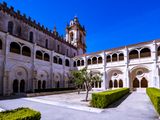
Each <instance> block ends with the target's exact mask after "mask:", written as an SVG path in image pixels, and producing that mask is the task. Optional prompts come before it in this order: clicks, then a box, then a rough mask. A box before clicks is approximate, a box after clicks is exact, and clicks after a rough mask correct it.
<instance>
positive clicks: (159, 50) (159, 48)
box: [157, 46, 160, 56]
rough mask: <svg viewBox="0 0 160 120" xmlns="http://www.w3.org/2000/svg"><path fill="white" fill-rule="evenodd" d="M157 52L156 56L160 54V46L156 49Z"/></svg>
mask: <svg viewBox="0 0 160 120" xmlns="http://www.w3.org/2000/svg"><path fill="white" fill-rule="evenodd" d="M157 54H158V56H160V46H159V47H158V49H157Z"/></svg>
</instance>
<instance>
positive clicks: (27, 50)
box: [22, 46, 31, 57]
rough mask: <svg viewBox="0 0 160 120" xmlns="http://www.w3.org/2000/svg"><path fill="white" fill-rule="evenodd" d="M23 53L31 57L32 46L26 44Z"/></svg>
mask: <svg viewBox="0 0 160 120" xmlns="http://www.w3.org/2000/svg"><path fill="white" fill-rule="evenodd" d="M22 55H24V56H28V57H31V50H30V48H29V47H27V46H24V47H23V48H22Z"/></svg>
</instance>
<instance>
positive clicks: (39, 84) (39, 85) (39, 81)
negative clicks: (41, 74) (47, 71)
mask: <svg viewBox="0 0 160 120" xmlns="http://www.w3.org/2000/svg"><path fill="white" fill-rule="evenodd" d="M38 89H39V90H40V89H41V80H38Z"/></svg>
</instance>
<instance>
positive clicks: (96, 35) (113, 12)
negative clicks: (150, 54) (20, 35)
mask: <svg viewBox="0 0 160 120" xmlns="http://www.w3.org/2000/svg"><path fill="white" fill-rule="evenodd" d="M0 1H1V2H2V0H0ZM3 1H5V2H7V3H8V5H12V6H14V7H15V9H16V10H17V9H19V10H20V11H21V13H26V15H27V16H31V18H33V19H35V20H36V21H38V22H40V23H41V24H44V25H45V26H46V27H48V28H49V29H53V27H54V25H56V27H57V31H58V32H59V33H60V34H65V27H66V24H67V23H69V21H70V20H71V19H72V18H73V17H74V16H75V15H76V16H78V18H79V20H80V22H81V24H82V25H85V27H86V30H87V38H86V40H87V52H88V53H90V52H96V51H99V50H104V49H110V48H115V47H119V46H125V45H129V44H134V43H138V42H144V41H148V40H153V39H158V38H160V0H3Z"/></svg>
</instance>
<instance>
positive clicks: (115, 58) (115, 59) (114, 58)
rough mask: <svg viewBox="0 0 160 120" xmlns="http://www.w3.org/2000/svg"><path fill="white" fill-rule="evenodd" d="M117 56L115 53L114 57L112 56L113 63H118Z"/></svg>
mask: <svg viewBox="0 0 160 120" xmlns="http://www.w3.org/2000/svg"><path fill="white" fill-rule="evenodd" d="M117 58H118V57H117V54H116V53H114V54H113V55H112V62H115V61H117Z"/></svg>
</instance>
